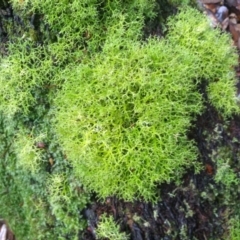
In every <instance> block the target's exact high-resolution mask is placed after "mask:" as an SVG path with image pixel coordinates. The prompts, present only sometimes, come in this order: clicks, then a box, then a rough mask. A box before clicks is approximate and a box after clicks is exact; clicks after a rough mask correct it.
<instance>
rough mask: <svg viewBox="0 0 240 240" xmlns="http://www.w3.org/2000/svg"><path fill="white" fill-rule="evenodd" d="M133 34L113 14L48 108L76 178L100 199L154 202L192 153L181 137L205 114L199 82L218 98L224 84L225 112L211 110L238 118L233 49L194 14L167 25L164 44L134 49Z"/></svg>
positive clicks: (157, 42)
mask: <svg viewBox="0 0 240 240" xmlns="http://www.w3.org/2000/svg"><path fill="white" fill-rule="evenodd" d="M173 24H174V27H173ZM134 31H137V30H136V26H134V27H131V25H128V24H126V22H125V21H124V15H120V18H119V20H118V21H117V24H115V25H112V26H111V27H110V28H109V32H108V34H107V38H106V41H105V44H104V46H103V50H102V52H101V53H99V54H98V55H96V56H95V58H94V59H93V60H92V61H91V62H89V63H88V64H79V66H77V67H76V68H75V69H71V71H69V72H68V73H67V74H66V76H65V79H67V81H66V82H65V84H64V85H63V88H62V90H61V91H60V92H59V95H58V97H57V98H56V101H55V105H56V107H57V109H58V111H57V112H56V121H57V122H56V124H55V126H56V131H57V133H58V136H59V140H60V142H61V143H62V146H63V149H64V151H66V153H67V155H68V158H69V159H70V160H71V162H72V163H73V166H74V169H75V171H76V175H77V176H79V177H80V179H82V181H83V184H85V185H86V186H88V187H89V188H90V189H91V190H93V191H95V192H97V193H98V195H99V197H101V198H105V197H107V196H109V195H117V196H118V197H120V198H123V199H125V200H133V199H134V198H135V197H138V198H139V197H143V198H144V200H153V198H154V193H155V186H156V185H157V184H159V183H162V182H169V181H177V180H178V177H176V176H181V175H182V174H183V173H184V169H185V168H186V167H188V166H191V165H192V163H193V161H194V160H195V159H196V149H195V147H194V143H193V142H191V141H189V140H188V139H187V136H186V135H187V130H188V128H189V127H190V125H191V121H192V120H193V119H194V117H195V116H196V114H198V113H200V112H201V111H202V109H203V107H204V104H203V103H204V99H203V97H202V95H201V94H200V92H199V91H198V88H197V86H198V84H200V83H201V82H202V81H204V82H206V85H213V86H216V87H215V92H218V91H219V94H221V92H222V88H221V85H220V86H219V82H221V79H224V80H225V81H226V82H227V83H229V85H228V88H227V90H226V88H225V90H226V92H227V93H228V95H227V96H225V102H227V103H229V105H230V107H228V106H226V105H224V104H220V103H216V104H215V103H214V102H213V104H214V105H216V107H217V108H218V109H219V110H222V113H223V115H224V116H228V115H229V114H232V113H234V112H237V111H239V108H238V106H237V104H236V98H235V94H236V93H235V91H236V89H235V87H234V83H235V79H234V77H233V72H231V71H232V70H231V69H232V67H233V66H234V65H235V64H236V63H237V55H236V53H235V50H234V49H233V48H231V47H230V39H229V37H228V36H227V35H225V34H221V33H220V32H219V31H217V30H216V31H213V30H212V29H210V27H209V25H208V22H207V20H206V19H205V18H204V17H203V16H202V15H201V14H200V13H199V12H197V11H196V10H192V9H188V10H186V11H182V12H181V13H180V14H179V15H177V17H174V18H172V19H171V20H170V21H169V35H168V36H167V37H166V40H158V39H149V40H148V41H147V43H141V42H140V41H137V40H135V39H134V40H132V36H134ZM128 36H130V37H129V38H128ZM216 38H218V39H219V41H215V39H216ZM226 45H227V46H228V45H229V47H225V46H226ZM214 56H218V57H217V58H214V61H211V62H210V61H209V60H210V58H211V57H214ZM222 62H224V63H225V64H224V65H222ZM211 94H212V92H211V91H210V90H209V95H210V96H211ZM216 101H217V99H216ZM176 172H177V174H176ZM96 174H97V177H96Z"/></svg>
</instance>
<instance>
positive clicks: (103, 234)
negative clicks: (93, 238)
mask: <svg viewBox="0 0 240 240" xmlns="http://www.w3.org/2000/svg"><path fill="white" fill-rule="evenodd" d="M96 235H97V239H108V240H128V239H129V237H128V236H127V235H126V233H124V232H122V233H121V232H120V227H119V226H118V225H117V224H116V223H115V222H114V220H113V217H112V216H109V217H108V216H107V215H106V214H103V215H101V219H100V222H99V223H98V227H97V231H96Z"/></svg>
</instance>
